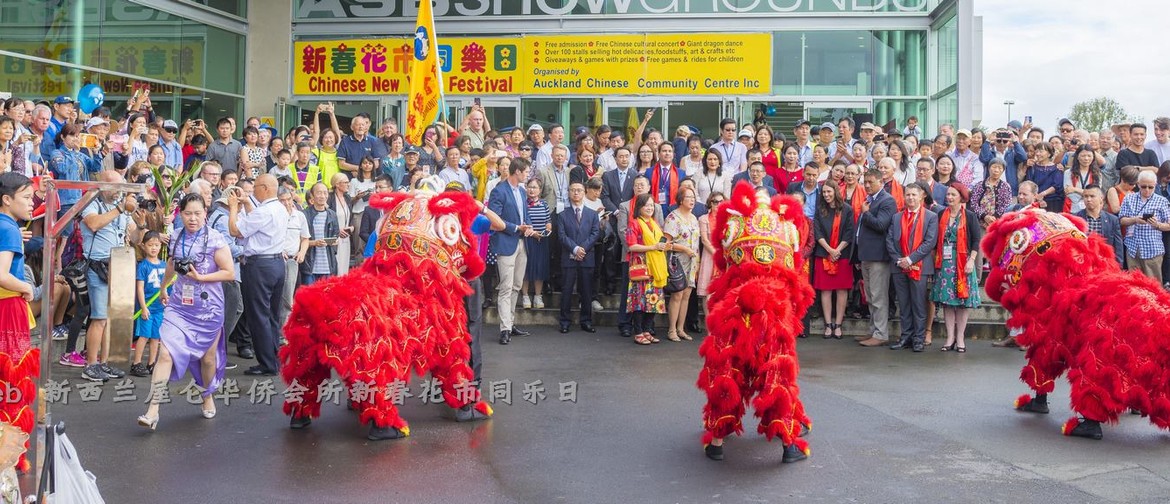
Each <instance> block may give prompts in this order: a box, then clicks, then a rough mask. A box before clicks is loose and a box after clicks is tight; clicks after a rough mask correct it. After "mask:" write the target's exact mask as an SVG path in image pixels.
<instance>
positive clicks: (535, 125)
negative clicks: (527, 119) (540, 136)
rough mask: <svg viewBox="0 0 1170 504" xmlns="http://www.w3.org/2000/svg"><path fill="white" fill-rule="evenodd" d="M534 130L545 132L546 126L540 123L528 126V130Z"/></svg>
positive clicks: (530, 131)
mask: <svg viewBox="0 0 1170 504" xmlns="http://www.w3.org/2000/svg"><path fill="white" fill-rule="evenodd" d="M533 131H539V132H541V133H544V127H543V126H541V125H539V124H533V125H532V126H529V127H528V132H529V133H532V132H533Z"/></svg>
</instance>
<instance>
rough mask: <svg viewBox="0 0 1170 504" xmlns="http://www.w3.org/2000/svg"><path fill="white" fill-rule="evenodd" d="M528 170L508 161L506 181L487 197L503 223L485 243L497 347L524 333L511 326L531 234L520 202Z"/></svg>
mask: <svg viewBox="0 0 1170 504" xmlns="http://www.w3.org/2000/svg"><path fill="white" fill-rule="evenodd" d="M528 171H529V164H528V160H526V159H522V158H517V159H514V160H512V164H511V165H509V166H508V178H507V179H504V180H503V181H501V182H500V183H499V184H496V187H495V189H492V194H491V195H490V196H488V208H489V209H491V211H493V212H495V213H496V215H499V216H500V218H501V219H503V220H504V229H503V230H501V231H495V232H493V233H492V235H491V238H490V240H489V242H488V243H489V245H490V246H491V250H492V252H495V253H496V266H497V267H498V268H499V271H500V287H499V294H498V296H497V299H496V306H497V307H498V308H499V314H500V344H501V345H507V344H508V343H510V342H511V341H512V336H524V335H527V334H528V333H527V332H525V331H522V330H520V329H519V328H517V327H516V326H514V325H513V324H512V322H513V315H514V314H515V311H516V296H518V295H519V294H520V288H521V287H523V286H524V269H525V267H526V266H527V265H528V256H527V254H526V253H525V251H524V237H525V236H528V234H530V233H532V226H531V225H530V224H529V223H530V222H531V220H530V219H529V217H528V205H527V204H526V203H525V201H524V182H525V181H527V180H528Z"/></svg>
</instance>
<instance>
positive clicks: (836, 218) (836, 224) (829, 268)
mask: <svg viewBox="0 0 1170 504" xmlns="http://www.w3.org/2000/svg"><path fill="white" fill-rule="evenodd" d="M841 213H842V212H841V210H839V209H838V210H837V211H836V212H835V213H834V214H833V231H832V232H831V233H830V234H829V247H832V248H837V245H838V244H840V243H841ZM824 264H825V273H828V274H829V276H833V275H836V274H837V261H834V260H832V259H828V258H826V259H825V262H824Z"/></svg>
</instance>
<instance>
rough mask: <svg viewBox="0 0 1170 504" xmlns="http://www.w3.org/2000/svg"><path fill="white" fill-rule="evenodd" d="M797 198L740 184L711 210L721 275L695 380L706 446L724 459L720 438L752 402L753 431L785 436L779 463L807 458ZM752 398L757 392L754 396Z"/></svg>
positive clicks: (803, 226) (737, 427)
mask: <svg viewBox="0 0 1170 504" xmlns="http://www.w3.org/2000/svg"><path fill="white" fill-rule="evenodd" d="M802 212H803V205H802V204H801V203H800V201H799V200H797V199H796V198H793V197H791V196H776V197H773V198H772V200H771V201H770V202H769V201H767V200H766V199H763V198H759V199H757V196H756V193H755V191H753V189H752V188H751V186H749V185H748V184H746V183H740V184H739V185H738V186H737V187H736V188H735V191H734V192H733V194H732V197H731V198H730V199H728V200H727V202H726V203H724V204H723V205H721V206H720V207H719V209H718V211H717V212H716V214H715V224H714V227H713V228H712V231H711V236H712V238H713V241H715V242H716V243H715V264H716V268H718V271H720V274H719V276H718V278H716V279H715V280H713V281H712V283H711V295H710V297H709V298H708V314H707V327H708V330H709V333H710V334H709V335H708V336H707V338H706V339H704V340H703V344H702V345H701V346H700V347H699V355H701V356H702V357H703V369H702V371H700V372H699V381H698V383H697V385H698V387H699V388H700V389H701V390H703V391H704V392H705V393H706V394H707V405H706V406H704V407H703V428H704V430H706V432H705V433H704V434H703V445H704V451H705V452H706V454H707V456H708V457H710V458H712V459H714V460H722V459H723V448H722V444H718V445H716V444H713V443H712V442H713V441H716V442H720V443H721V441H722V439H723V438H725V437H727V436H728V435H730V434H732V433H735V434H742V433H743V424H742V421H741V420H742V418H743V415H744V411H745V408H746V406H747V404H748V402H749V401H751V404H752V406H753V407H754V408H755V415H756V417H758V418H759V419H760V425H759V427H758V429H757V430H758V431H759V432H760V433H761V434H763V435H765V436H767V438H768V440H769V441H771V440H772V438H773V437H776V436H779V437H780V440H781V441H782V442H783V443H784V459H783V460H784V462H795V461H798V460H803V459H805V458H807V456H808V454H809V449H808V443H807V442H806V441H805V440H803V439H800V436H801V435H802V434H803V433H804V429H806V428H808V427H809V426H811V425H812V423H811V422H810V421H809V419H808V416H807V415H805V412H804V405H803V404H802V403H801V402H800V387H799V386H798V385H797V383H796V376H797V374H798V372H799V370H800V366H799V364H798V363H797V357H796V338H797V336H798V335H799V334H800V333H801V332H802V330H803V326H802V323H801V319H802V318H803V317H804V313H805V311H806V310H808V307H809V306H810V305H811V304H812V302H813V289H812V287H811V286H809V284H808V275H807V273H805V272H804V268H803V263H804V260H803V258H802V257H801V255H800V248H801V245H802V244H803V243H804V242H805V240H806V239H807V238H808V237H809V226H808V221H807V219H805V217H804V215H803V213H802ZM753 396H755V398H754V399H753V398H752V397H753Z"/></svg>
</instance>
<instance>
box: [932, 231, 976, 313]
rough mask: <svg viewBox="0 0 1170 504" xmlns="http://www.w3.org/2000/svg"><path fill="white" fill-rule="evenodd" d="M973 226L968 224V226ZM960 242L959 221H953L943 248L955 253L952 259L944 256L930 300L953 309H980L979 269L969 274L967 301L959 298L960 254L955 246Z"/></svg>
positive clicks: (935, 278)
mask: <svg viewBox="0 0 1170 504" xmlns="http://www.w3.org/2000/svg"><path fill="white" fill-rule="evenodd" d="M972 224H973V223H970V222H968V223H967V225H968V226H970V225H972ZM958 241H959V221H958V219H953V220H952V221H951V223H950V225H948V226H947V232H946V235H945V236H944V237H943V246H944V247H950V248H951V250H954V251H955V253H953V254H951V257H950V258H947V256H946V254H943V260H942V264H940V265H939V271H938V273H937V274H936V275H934V287H932V288H931V289H930V300H931V301H933V302H935V303H942V304H943V305H946V306H950V307H952V308H978V307H979V304H980V302H981V301H980V299H979V276H978V273H979V268H971V271H968V272H967V292H968V294H967V299H960V298H959V283H958V275H959V265H958V258H959V253H958V246H957V245H955V244H956V243H958ZM974 253H975V251H971V254H974Z"/></svg>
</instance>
